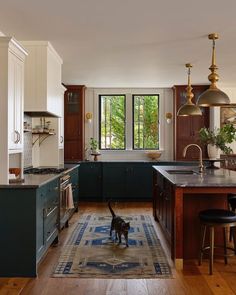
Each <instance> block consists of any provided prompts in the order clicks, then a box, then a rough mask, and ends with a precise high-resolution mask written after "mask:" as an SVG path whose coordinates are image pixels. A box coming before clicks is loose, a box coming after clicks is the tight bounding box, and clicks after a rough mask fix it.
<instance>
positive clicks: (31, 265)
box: [0, 178, 59, 277]
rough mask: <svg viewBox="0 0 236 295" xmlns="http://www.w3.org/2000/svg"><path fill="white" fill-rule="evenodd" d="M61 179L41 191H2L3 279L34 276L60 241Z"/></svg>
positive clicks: (0, 262)
mask: <svg viewBox="0 0 236 295" xmlns="http://www.w3.org/2000/svg"><path fill="white" fill-rule="evenodd" d="M58 203H59V178H57V179H54V180H52V181H50V182H48V183H47V184H45V185H43V186H41V187H39V188H19V189H17V188H1V189H0V249H1V251H0V277H19V276H21V277H35V276H37V266H38V263H39V261H40V260H41V258H42V256H43V254H45V252H46V251H47V249H48V247H49V246H50V245H51V244H52V243H53V242H54V241H56V240H57V238H58V213H59V211H58V210H59V208H58Z"/></svg>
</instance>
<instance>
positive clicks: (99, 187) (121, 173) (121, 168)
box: [79, 161, 198, 202]
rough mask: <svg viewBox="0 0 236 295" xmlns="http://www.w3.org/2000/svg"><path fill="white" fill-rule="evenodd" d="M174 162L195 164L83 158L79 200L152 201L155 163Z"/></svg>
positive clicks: (182, 163)
mask: <svg viewBox="0 0 236 295" xmlns="http://www.w3.org/2000/svg"><path fill="white" fill-rule="evenodd" d="M173 164H174V165H180V166H181V165H185V166H186V165H191V166H192V165H194V162H180V161H179V162H172V161H169V162H167V161H165V162H164V161H158V162H148V161H147V162H145V161H144V162H138V161H137V162H135V161H134V162H131V161H130V162H128V161H127V162H125V161H124V162H123V161H122V162H121V161H120V162H119V161H117V162H116V161H111V162H105V161H104V162H81V163H80V171H79V200H82V201H98V202H99V201H107V200H109V199H112V200H121V201H151V200H152V187H153V184H152V166H153V165H158V166H160V165H162V166H163V165H164V166H168V165H173ZM196 165H198V163H197V162H196Z"/></svg>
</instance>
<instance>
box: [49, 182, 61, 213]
mask: <svg viewBox="0 0 236 295" xmlns="http://www.w3.org/2000/svg"><path fill="white" fill-rule="evenodd" d="M58 204H59V179H56V180H54V181H52V182H50V183H49V184H48V185H47V189H46V208H47V210H48V211H51V209H52V208H54V207H55V206H57V205H58Z"/></svg>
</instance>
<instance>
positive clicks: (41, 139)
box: [32, 132, 56, 145]
mask: <svg viewBox="0 0 236 295" xmlns="http://www.w3.org/2000/svg"><path fill="white" fill-rule="evenodd" d="M32 135H37V138H36V139H35V140H33V142H32V145H34V144H35V143H36V142H37V141H39V145H41V144H42V143H43V142H44V140H45V139H46V138H48V137H49V136H52V135H56V133H54V132H49V133H48V132H40V133H39V132H38V133H35V132H33V133H32Z"/></svg>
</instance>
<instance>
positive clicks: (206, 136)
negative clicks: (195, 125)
mask: <svg viewBox="0 0 236 295" xmlns="http://www.w3.org/2000/svg"><path fill="white" fill-rule="evenodd" d="M199 137H200V141H201V142H202V143H203V144H212V145H215V146H216V147H218V148H219V149H221V150H222V152H223V153H225V154H230V153H232V152H233V150H232V149H231V148H230V147H228V146H227V144H229V143H232V142H233V141H234V140H236V129H235V128H234V126H233V124H231V123H229V124H225V125H224V126H223V127H221V128H215V129H214V130H210V129H209V128H206V127H204V128H201V129H200V130H199Z"/></svg>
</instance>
